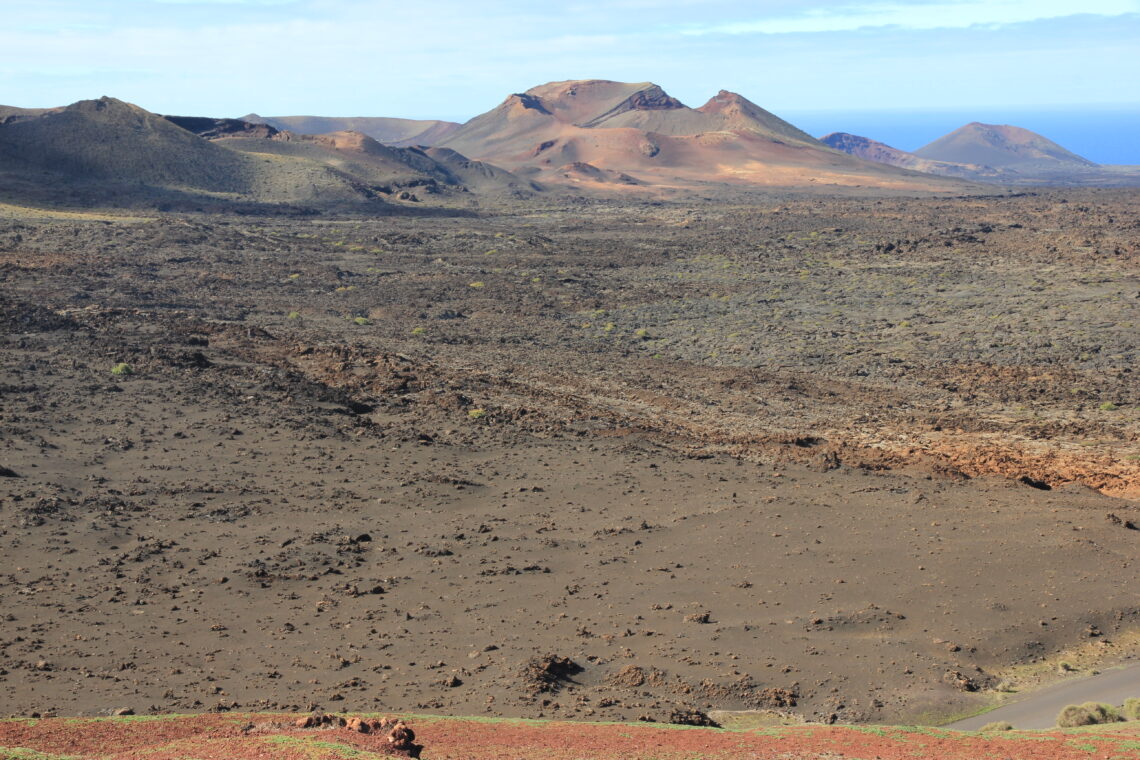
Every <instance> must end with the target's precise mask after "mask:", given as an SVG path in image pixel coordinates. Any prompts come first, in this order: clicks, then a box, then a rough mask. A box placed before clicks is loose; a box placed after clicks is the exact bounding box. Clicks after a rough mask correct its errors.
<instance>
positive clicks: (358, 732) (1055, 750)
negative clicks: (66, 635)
mask: <svg viewBox="0 0 1140 760" xmlns="http://www.w3.org/2000/svg"><path fill="white" fill-rule="evenodd" d="M415 725H416V732H414V733H413V732H412V730H411V728H410V726H409V724H408V723H405V722H404V721H403V720H400V719H388V718H383V719H376V718H364V717H348V716H331V715H314V716H299V717H298V716H288V715H234V714H229V715H224V716H223V715H185V716H156V717H144V718H127V719H123V718H111V719H69V718H51V719H43V720H9V721H2V722H0V758H9V757H12V758H15V757H20V758H22V757H29V756H32V757H36V760H56V758H60V759H62V758H65V757H66V758H76V759H78V760H128V759H130V758H144V757H145V758H149V759H150V760H176V758H185V757H188V756H192V757H194V758H196V759H197V760H215V759H216V760H233V759H234V758H242V759H243V760H262V759H263V758H264V759H265V760H270V759H272V760H294V759H296V760H302V758H304V759H306V760H312V758H320V759H321V760H339V759H340V758H345V759H346V760H347V758H354V759H355V760H367V759H368V758H379V757H411V758H416V757H420V752H421V751H424V752H426V754H425V755H424V757H425V758H427V759H429V760H442V759H444V758H451V759H453V760H459V759H460V758H464V759H466V760H492V759H496V760H497V759H502V760H505V759H506V758H519V757H526V758H529V759H530V760H536V759H542V760H570V758H591V759H592V760H609V759H611V758H612V759H613V760H617V759H618V758H621V759H622V760H637V759H638V758H645V759H646V760H648V758H656V759H657V760H666V759H668V758H678V759H680V758H692V757H694V756H699V757H701V758H796V759H797V760H799V759H803V760H811V759H818V760H823V759H824V758H836V757H860V758H863V757H866V758H870V757H875V758H878V759H879V760H903V758H906V759H907V760H912V759H913V758H915V757H928V758H940V759H941V760H975V759H976V758H990V757H1016V758H1018V759H1019V760H1090V759H1091V758H1105V757H1111V758H1114V759H1116V760H1127V758H1140V750H1137V749H1136V747H1137V744H1138V740H1140V726H1138V727H1134V728H1133V727H1129V728H1126V729H1124V730H1115V731H1104V732H1095V731H1094V732H1091V733H1090V732H1084V731H1082V732H1079V733H1075V732H1062V731H1055V732H1004V733H1001V734H996V735H986V736H982V735H979V734H975V733H964V732H957V731H949V730H942V729H934V728H929V729H925V728H909V729H902V728H887V727H878V726H862V727H850V726H848V727H834V726H800V727H790V728H778V729H763V730H757V731H725V730H718V729H709V728H689V727H686V728H679V727H666V726H653V725H631V724H590V723H554V722H543V723H537V722H527V721H510V720H502V721H485V720H467V719H459V718H456V719H448V718H439V719H436V718H426V717H420V718H417V719H416V720H415ZM417 740H418V741H422V742H423V744H422V745H420V744H415V743H414V742H415V741H417ZM425 747H426V749H425ZM16 748H23V749H25V750H33V751H35V752H38V753H43V757H41V756H38V755H34V756H33V755H29V754H27V753H17V752H15V751H13V750H15V749H16Z"/></svg>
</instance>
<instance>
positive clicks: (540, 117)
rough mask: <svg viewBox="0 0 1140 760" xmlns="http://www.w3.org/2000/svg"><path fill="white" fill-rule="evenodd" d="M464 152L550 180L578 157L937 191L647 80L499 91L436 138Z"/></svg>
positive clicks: (653, 167)
mask: <svg viewBox="0 0 1140 760" xmlns="http://www.w3.org/2000/svg"><path fill="white" fill-rule="evenodd" d="M441 144H442V145H445V146H446V147H449V148H453V149H455V150H457V151H459V152H460V153H463V154H464V155H468V156H473V157H476V158H479V159H480V160H484V161H490V162H492V163H495V164H498V165H500V166H504V167H506V168H508V169H510V170H512V171H520V170H530V171H531V172H534V173H536V174H537V175H538V176H539V177H541V178H542V179H544V180H546V181H552V182H557V181H559V170H560V169H561V168H562V167H564V166H566V165H568V164H576V163H588V164H590V165H591V166H594V167H597V168H599V169H602V170H608V171H614V172H619V173H626V174H629V175H632V176H633V177H635V178H637V179H639V180H647V181H648V182H650V183H653V184H658V185H679V186H688V185H691V184H692V183H694V182H702V183H703V182H731V183H737V184H754V185H769V186H803V185H808V184H809V183H813V182H818V183H820V184H837V185H854V184H866V185H875V186H887V187H900V188H909V189H946V188H948V187H950V185H949V184H947V182H946V181H945V180H939V179H931V178H928V177H919V176H916V175H914V174H912V173H909V172H904V171H899V170H898V169H894V168H890V167H884V166H879V165H875V164H870V163H868V162H865V161H861V160H859V159H857V158H854V157H852V156H848V155H845V154H841V153H837V152H836V151H832V150H829V149H828V148H827V147H825V146H824V145H822V144H821V143H819V142H818V141H817V140H815V139H814V138H812V137H811V136H809V135H807V134H805V133H804V132H802V131H800V130H799V129H797V128H796V127H794V126H792V125H791V124H788V123H787V122H785V121H783V120H782V119H780V118H778V117H776V116H774V115H773V114H771V113H769V112H768V111H765V110H764V109H763V108H760V107H759V106H757V105H756V104H755V103H752V102H750V101H748V100H747V99H745V98H744V97H742V96H740V95H737V94H735V93H731V92H727V91H724V90H722V91H720V92H719V93H718V94H717V95H716V96H715V97H713V98H712V99H710V100H709V102H708V103H706V104H705V105H704V106H702V107H701V108H699V109H694V108H689V107H688V106H686V105H684V104H683V103H681V102H680V101H679V100H677V99H676V98H673V97H671V96H670V95H668V94H667V93H666V92H665V91H664V90H662V89H661V88H660V87H659V86H657V85H655V84H653V83H651V82H640V83H633V84H630V83H623V82H610V81H605V80H583V81H577V80H575V81H567V82H551V83H549V84H544V85H541V86H539V87H534V88H531V89H530V90H527V91H526V92H524V93H516V94H514V95H511V96H510V97H508V98H507V99H506V100H505V101H503V102H502V103H501V104H500V105H499V106H498V107H497V108H495V109H493V110H491V111H488V112H487V113H485V114H482V115H480V116H477V117H475V118H474V119H472V120H471V121H469V122H467V123H466V124H464V125H463V126H461V127H460V128H459V129H458V130H457V131H455V132H454V133H453V134H452V135H451V136H450V137H448V138H447V139H446V140H444V141H443V143H441Z"/></svg>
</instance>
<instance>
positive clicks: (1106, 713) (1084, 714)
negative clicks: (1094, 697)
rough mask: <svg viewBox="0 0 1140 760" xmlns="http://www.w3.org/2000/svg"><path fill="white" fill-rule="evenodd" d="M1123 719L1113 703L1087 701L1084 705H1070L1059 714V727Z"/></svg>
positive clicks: (1089, 724) (1091, 724)
mask: <svg viewBox="0 0 1140 760" xmlns="http://www.w3.org/2000/svg"><path fill="white" fill-rule="evenodd" d="M1118 720H1121V717H1120V714H1119V713H1118V712H1116V708H1115V707H1113V706H1112V705H1106V704H1105V703H1103V702H1085V703H1084V704H1082V705H1069V706H1068V707H1066V708H1065V709H1064V710H1062V711H1061V713H1060V714H1059V715H1058V716H1057V727H1058V728H1075V727H1077V726H1094V725H1097V724H1100V723H1115V722H1116V721H1118Z"/></svg>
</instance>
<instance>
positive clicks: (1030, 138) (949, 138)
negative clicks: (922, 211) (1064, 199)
mask: <svg viewBox="0 0 1140 760" xmlns="http://www.w3.org/2000/svg"><path fill="white" fill-rule="evenodd" d="M820 140H821V141H822V142H824V143H825V144H827V145H829V146H831V147H832V148H835V149H836V150H841V151H844V152H845V153H850V154H851V155H853V156H858V157H860V158H863V159H866V160H868V161H878V162H880V163H884V164H888V165H891V166H899V167H903V168H906V169H913V170H915V171H921V172H929V173H931V174H938V175H942V176H948V177H958V178H961V179H965V180H970V181H975V182H991V183H999V184H1011V185H1085V186H1098V185H1103V186H1135V185H1140V171H1137V170H1136V168H1134V167H1127V166H1100V165H1098V164H1095V163H1093V162H1092V161H1089V160H1088V159H1086V158H1084V157H1083V156H1079V155H1077V154H1076V153H1073V152H1072V151H1070V150H1067V149H1065V148H1063V147H1061V146H1060V145H1058V144H1057V143H1055V142H1053V141H1052V140H1049V139H1048V138H1046V137H1043V136H1041V135H1039V134H1037V133H1035V132H1031V131H1030V130H1028V129H1024V128H1022V127H1013V126H1009V125H996V124H982V123H980V122H971V123H970V124H967V125H965V126H963V127H960V128H958V129H956V130H954V131H953V132H950V133H949V134H947V135H944V136H943V137H940V138H938V139H937V140H935V141H933V142H931V143H930V144H928V145H926V146H924V147H922V148H919V149H918V150H917V151H915V152H914V153H908V152H907V151H903V150H898V149H897V148H892V147H891V146H889V145H885V144H883V143H881V142H877V141H875V140H872V139H870V138H867V137H861V136H859V135H852V134H847V133H845V132H833V133H831V134H829V135H824V136H823V137H821V138H820Z"/></svg>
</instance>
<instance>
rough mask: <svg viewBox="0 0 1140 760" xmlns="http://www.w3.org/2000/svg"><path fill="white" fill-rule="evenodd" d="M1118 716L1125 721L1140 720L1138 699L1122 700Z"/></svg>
mask: <svg viewBox="0 0 1140 760" xmlns="http://www.w3.org/2000/svg"><path fill="white" fill-rule="evenodd" d="M1120 714H1121V715H1122V716H1123V717H1124V719H1125V720H1140V697H1129V698H1128V699H1126V700H1124V707H1122V708H1121V710H1120Z"/></svg>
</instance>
